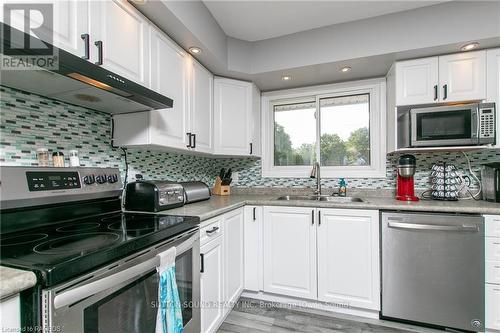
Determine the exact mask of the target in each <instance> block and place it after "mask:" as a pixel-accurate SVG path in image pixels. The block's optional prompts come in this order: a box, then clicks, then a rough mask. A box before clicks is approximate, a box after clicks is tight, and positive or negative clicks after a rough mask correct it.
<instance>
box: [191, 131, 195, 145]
mask: <svg viewBox="0 0 500 333" xmlns="http://www.w3.org/2000/svg"><path fill="white" fill-rule="evenodd" d="M191 135H192V136H193V145H192V146H191V148H196V134H191Z"/></svg>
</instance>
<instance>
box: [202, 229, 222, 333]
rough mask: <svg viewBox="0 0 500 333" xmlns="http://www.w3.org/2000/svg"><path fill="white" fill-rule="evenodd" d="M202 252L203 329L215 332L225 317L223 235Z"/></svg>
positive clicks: (206, 245) (203, 247) (207, 245)
mask: <svg viewBox="0 0 500 333" xmlns="http://www.w3.org/2000/svg"><path fill="white" fill-rule="evenodd" d="M200 254H201V256H202V258H203V259H202V260H203V261H202V263H203V265H202V269H201V278H200V301H201V331H202V332H215V331H216V330H217V328H218V327H219V325H220V323H221V321H222V319H223V318H224V309H223V307H222V303H223V302H224V297H223V288H224V284H223V282H224V279H223V256H224V239H223V237H222V236H219V237H217V238H215V239H213V240H210V242H208V243H207V244H205V245H203V246H202V247H201V248H200Z"/></svg>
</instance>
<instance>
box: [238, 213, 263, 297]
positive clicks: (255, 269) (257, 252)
mask: <svg viewBox="0 0 500 333" xmlns="http://www.w3.org/2000/svg"><path fill="white" fill-rule="evenodd" d="M243 234H244V238H245V241H244V244H245V251H244V252H245V260H244V262H245V280H244V288H245V290H251V291H259V290H263V283H264V281H263V275H262V274H263V273H262V265H263V256H262V207H258V206H245V226H244V233H243Z"/></svg>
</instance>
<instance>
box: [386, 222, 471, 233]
mask: <svg viewBox="0 0 500 333" xmlns="http://www.w3.org/2000/svg"><path fill="white" fill-rule="evenodd" d="M387 226H388V227H389V228H395V229H411V230H433V231H459V232H478V231H479V227H478V226H477V225H463V224H462V225H446V224H426V223H403V222H388V223H387Z"/></svg>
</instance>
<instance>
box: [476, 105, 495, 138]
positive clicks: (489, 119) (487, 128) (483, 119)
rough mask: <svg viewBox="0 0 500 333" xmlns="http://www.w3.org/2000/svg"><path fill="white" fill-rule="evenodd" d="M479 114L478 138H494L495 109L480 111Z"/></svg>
mask: <svg viewBox="0 0 500 333" xmlns="http://www.w3.org/2000/svg"><path fill="white" fill-rule="evenodd" d="M479 114H480V122H479V123H480V132H479V137H480V138H494V137H495V109H494V108H491V109H486V108H485V109H481V110H480V111H479Z"/></svg>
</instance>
